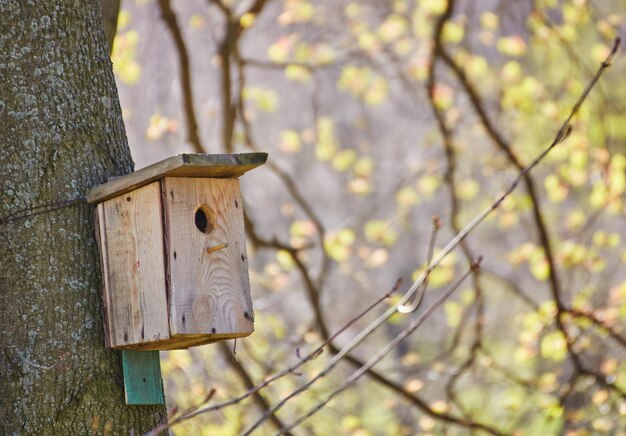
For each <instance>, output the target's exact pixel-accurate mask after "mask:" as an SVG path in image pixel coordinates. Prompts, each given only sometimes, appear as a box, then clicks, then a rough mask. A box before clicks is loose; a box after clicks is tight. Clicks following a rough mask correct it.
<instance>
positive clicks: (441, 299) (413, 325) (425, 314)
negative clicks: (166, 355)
mask: <svg viewBox="0 0 626 436" xmlns="http://www.w3.org/2000/svg"><path fill="white" fill-rule="evenodd" d="M479 265H480V259H478V260H477V261H476V262H474V263H473V264H472V265H471V267H470V268H469V269H468V270H467V271H466V272H465V273H464V274H463V275H462V276H460V277H459V278H458V279H457V280H456V281H455V282H454V283H452V284H451V285H450V286H449V287H448V289H446V290H445V291H443V292H442V293H441V295H440V296H439V297H438V298H437V299H436V300H435V301H434V302H433V304H431V305H430V306H429V307H428V308H427V309H426V310H425V311H424V312H422V313H421V314H420V316H419V317H417V318H416V319H415V320H413V321H412V322H411V323H410V324H409V325H408V326H407V327H406V328H405V329H404V330H402V332H400V333H399V334H398V335H397V336H396V337H395V338H393V339H392V340H391V341H390V342H389V343H387V345H385V347H383V348H382V349H381V350H380V351H379V352H378V353H376V354H375V355H374V356H373V357H372V358H371V359H370V360H368V361H367V363H366V364H365V365H363V366H362V367H361V368H359V369H358V370H357V371H355V372H354V373H352V375H351V376H350V377H348V378H347V379H346V380H345V381H344V382H343V383H342V384H341V385H339V387H337V388H336V389H334V390H333V391H332V392H331V393H330V394H329V395H328V396H327V397H326V398H325V399H324V400H322V401H320V402H319V403H317V404H316V405H315V406H314V407H312V408H311V409H309V411H308V412H306V413H305V414H304V415H302V416H301V417H300V418H298V419H296V420H295V421H294V422H292V423H290V424H289V425H287V426H286V427H283V428H282V429H281V430H280V432H279V434H284V433H286V432H287V431H289V430H291V429H293V428H294V427H296V426H297V425H299V424H300V423H302V422H303V421H305V420H306V419H308V418H310V417H311V416H313V415H314V414H315V413H317V412H318V411H319V410H320V409H322V408H323V407H324V406H325V405H326V404H328V402H329V401H330V400H332V399H333V398H334V397H336V396H337V395H339V394H340V393H341V392H343V391H344V390H345V389H346V388H348V387H349V386H351V385H352V384H353V383H355V382H356V381H357V380H358V379H359V378H361V376H362V375H363V374H365V373H366V372H367V370H368V369H369V368H371V367H373V366H374V365H376V364H377V363H378V362H380V361H381V360H382V359H383V358H384V357H385V356H386V355H387V354H389V352H390V351H392V350H393V349H394V348H395V347H396V346H397V345H398V344H399V343H400V342H401V341H403V340H404V339H406V338H407V337H408V336H409V335H411V334H412V333H413V332H414V331H415V330H417V328H418V327H419V326H421V325H422V324H423V323H424V321H426V319H428V317H429V316H430V315H432V313H433V312H434V311H435V309H437V308H438V307H439V306H441V304H442V303H443V302H444V301H446V300H447V299H448V297H450V295H452V294H453V293H454V291H456V290H457V289H458V287H459V286H460V285H461V284H462V283H463V281H465V279H466V278H467V277H468V276H469V275H470V274H472V273H473V272H474V271H476V270H477V269H478V268H479ZM320 374H322V373H320ZM316 378H317V376H316V377H315V378H313V379H311V380H310V381H309V383H307V384H304V385H302V386H301V387H300V388H298V389H297V390H295V391H294V392H292V393H291V394H290V396H295V395H298V394H300V393H301V392H304V391H305V390H306V389H308V387H309V386H310V384H312V383H313V382H314V381H315V380H316ZM287 398H289V397H287ZM255 428H256V427H255V426H252V427H251V428H250V429H249V430H248V431H247V432H246V433H245V434H249V433H250V432H251V431H252V430H254V429H255Z"/></svg>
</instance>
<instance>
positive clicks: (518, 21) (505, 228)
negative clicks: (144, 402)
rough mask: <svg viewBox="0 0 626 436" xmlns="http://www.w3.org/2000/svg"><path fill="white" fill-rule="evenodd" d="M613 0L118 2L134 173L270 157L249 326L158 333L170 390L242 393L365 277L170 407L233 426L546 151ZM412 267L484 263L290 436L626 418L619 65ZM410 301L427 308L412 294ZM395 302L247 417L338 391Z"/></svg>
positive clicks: (443, 269) (262, 185) (594, 56)
mask: <svg viewBox="0 0 626 436" xmlns="http://www.w3.org/2000/svg"><path fill="white" fill-rule="evenodd" d="M625 11H626V2H624V1H612V2H604V1H591V0H567V1H559V0H535V1H503V0H478V1H470V0H457V1H453V0H449V1H445V0H388V1H381V0H362V1H354V0H353V1H344V0H319V1H313V0H311V1H309V0H265V1H264V0H255V1H244V0H241V1H240V0H231V1H228V0H205V1H200V0H188V1H177V2H173V1H170V0H123V1H122V3H121V9H120V13H119V17H118V30H117V36H116V38H115V43H114V47H113V55H112V61H113V64H114V69H115V72H116V79H117V84H118V88H119V93H120V98H121V103H122V109H123V113H124V119H125V122H126V129H127V135H128V139H129V143H130V147H131V149H132V154H133V157H134V160H135V162H136V168H141V167H144V166H146V165H148V164H151V163H154V162H156V161H159V160H161V159H164V158H166V157H169V156H171V155H174V154H178V153H182V152H206V153H238V152H249V151H265V152H268V153H269V160H268V164H266V165H265V166H264V167H261V168H260V169H256V170H254V171H252V172H250V173H248V174H246V175H245V176H243V177H242V178H241V183H242V193H243V197H244V199H245V203H246V204H245V210H246V214H247V217H246V225H247V232H248V251H249V262H250V268H251V269H250V280H251V286H252V298H253V302H254V309H255V328H256V331H255V332H254V334H252V335H251V336H250V337H248V338H245V339H240V340H238V341H237V343H236V346H235V344H233V343H232V341H229V342H226V343H219V344H212V345H207V346H203V347H196V348H192V349H190V350H188V351H187V350H184V351H172V352H161V359H162V368H163V372H164V374H163V376H164V383H165V395H166V399H167V404H168V409H169V410H170V412H171V414H172V416H176V415H177V414H179V413H181V412H182V411H184V410H185V409H187V408H189V407H191V406H194V405H197V404H199V403H202V402H203V400H204V399H205V397H206V396H207V394H208V393H209V392H210V391H211V390H212V389H215V390H216V392H215V395H214V396H213V398H212V399H211V401H210V402H209V403H208V404H213V403H216V402H221V401H226V400H229V399H232V398H235V397H237V396H239V395H241V394H243V393H245V392H246V391H247V390H249V389H250V388H251V387H253V386H254V385H257V384H259V383H261V382H262V381H263V380H264V379H265V378H267V377H268V376H270V375H272V374H274V373H276V372H278V371H281V370H284V369H286V368H287V367H289V366H290V365H293V364H295V363H296V362H297V361H298V360H299V356H300V355H304V354H305V353H306V352H309V351H311V350H313V349H315V348H316V347H317V346H319V345H320V344H321V343H322V342H323V341H324V340H326V339H328V337H329V335H332V334H333V333H334V332H335V331H337V330H338V329H340V328H341V327H342V326H343V325H344V324H345V323H347V322H348V321H350V320H351V319H353V318H354V317H355V316H357V314H358V313H359V312H360V311H362V310H363V309H365V308H366V307H367V306H368V305H370V304H371V303H372V302H374V301H375V300H377V299H378V298H380V297H381V296H383V295H384V294H385V293H387V292H388V291H389V290H390V289H391V288H393V286H394V283H395V282H396V280H397V279H400V278H401V279H403V280H404V281H403V285H402V286H401V287H400V289H399V291H397V292H396V293H395V294H394V296H393V297H392V298H390V299H388V300H386V301H385V302H383V303H381V304H379V305H378V306H377V307H376V308H374V309H373V310H372V311H370V312H369V313H368V314H367V315H366V316H365V317H364V318H363V319H361V320H359V321H357V322H355V323H354V324H353V325H351V326H350V327H349V328H348V329H347V330H346V331H345V332H344V333H342V334H341V335H339V336H338V337H337V338H335V339H334V340H333V341H332V344H331V345H330V346H329V347H327V348H326V349H325V351H324V353H323V354H322V355H321V356H320V357H318V358H317V359H315V360H314V361H312V362H309V363H307V364H306V365H304V366H303V367H301V368H299V372H298V373H297V374H291V375H288V376H287V377H284V378H282V379H281V380H279V381H277V382H276V383H274V384H271V385H270V386H268V387H266V388H265V389H263V390H261V391H260V392H259V394H255V395H252V396H251V397H250V398H248V399H246V400H245V401H241V402H238V403H237V404H235V405H233V406H230V407H225V408H222V409H220V410H218V411H214V412H209V413H204V414H201V415H199V416H197V417H195V418H193V419H190V420H187V421H185V422H183V423H181V424H179V425H177V426H175V427H173V429H172V432H173V434H177V435H186V434H189V435H200V434H207V435H209V434H211V435H216V434H218V435H230V434H233V435H234V434H240V433H242V432H244V431H245V430H246V429H247V428H249V427H250V426H251V425H252V424H253V423H254V422H255V421H256V420H257V419H258V418H259V417H260V416H261V415H262V414H263V413H264V411H265V410H267V408H268V407H269V406H270V405H272V404H275V403H276V402H278V401H279V400H280V399H281V398H283V397H284V396H285V395H286V394H288V393H289V392H291V390H293V389H294V388H296V387H297V386H299V385H301V384H303V383H304V382H306V381H307V380H308V379H309V378H310V377H311V376H313V375H315V374H316V373H317V372H318V371H320V370H321V369H323V368H324V366H325V365H326V363H327V362H328V360H329V359H330V358H332V356H333V355H334V354H335V353H336V352H337V350H339V349H340V348H341V347H342V345H344V344H346V343H347V342H349V341H350V339H351V338H353V337H354V336H355V335H356V334H358V333H359V332H360V331H361V330H362V329H363V328H364V327H365V326H367V324H368V323H369V322H371V321H372V320H373V319H375V317H376V316H377V315H379V314H380V313H382V312H383V311H384V310H386V309H387V308H388V307H390V305H392V304H393V303H394V302H396V301H397V300H398V299H399V298H400V296H401V293H402V291H404V290H406V289H407V288H408V287H409V285H410V284H411V283H412V280H414V279H415V278H416V277H417V276H418V275H419V273H421V272H422V271H423V269H424V266H425V264H426V261H427V259H428V251H429V250H428V249H429V241H430V240H431V237H432V235H433V223H432V222H433V216H438V217H439V218H440V219H441V221H442V227H441V229H440V230H439V231H438V232H437V235H436V242H435V244H434V252H435V254H436V253H437V252H438V251H439V250H441V248H442V247H443V246H445V245H446V244H447V243H448V241H449V240H450V239H451V238H452V237H453V235H454V234H456V233H457V232H458V231H459V230H460V229H461V228H462V227H463V226H464V225H466V224H467V223H468V222H469V221H470V220H471V219H472V218H473V217H474V216H475V215H476V214H478V213H479V212H480V211H481V210H483V209H484V208H485V207H487V206H488V205H490V204H491V203H493V201H494V200H495V199H496V198H497V196H498V195H500V194H501V193H502V192H504V191H505V190H506V189H507V188H508V187H509V186H510V185H511V183H512V182H513V180H514V179H515V177H516V176H517V174H518V173H519V172H520V169H521V168H523V167H524V166H526V165H528V164H529V163H530V162H531V161H532V159H533V158H534V157H535V156H537V155H538V154H539V153H541V152H542V151H543V150H544V149H545V148H547V147H548V146H549V145H550V143H551V142H552V140H553V139H554V137H555V135H556V133H557V131H558V130H559V127H560V126H561V124H562V122H563V121H564V120H565V118H566V117H567V115H568V114H569V113H570V111H571V110H572V106H573V105H574V104H575V102H576V101H577V99H578V98H579V96H580V94H581V93H582V92H583V90H584V88H585V87H586V86H587V84H588V83H589V82H590V80H591V78H592V77H593V75H594V74H595V72H596V71H597V69H598V67H599V66H600V63H601V62H602V60H603V59H605V58H606V56H607V55H608V54H609V52H610V49H611V46H612V45H613V40H614V38H615V37H616V36H620V35H622V36H623V35H624V19H625ZM624 59H625V58H624V56H623V55H621V54H619V55H618V56H617V57H616V58H615V60H614V62H613V65H612V66H611V68H609V69H607V70H606V73H605V75H604V76H603V77H602V78H601V80H600V82H599V83H598V84H597V86H596V87H595V88H594V89H593V91H592V92H591V95H590V97H589V99H588V101H587V102H586V103H585V105H583V106H582V107H581V109H580V112H579V114H578V115H577V116H576V117H575V118H574V120H573V121H572V127H573V130H572V132H571V134H570V135H569V137H568V138H567V139H566V140H565V141H564V142H563V143H561V144H559V145H558V146H557V147H556V148H555V149H553V150H552V151H551V153H550V154H549V155H548V156H547V157H546V159H545V160H543V161H542V162H541V164H540V165H539V166H538V167H537V168H536V169H535V170H534V171H533V172H531V173H530V175H529V176H527V177H525V178H524V179H523V180H522V182H521V183H520V185H519V186H518V188H517V189H516V190H515V191H514V193H513V194H512V195H511V196H510V197H508V198H507V199H506V200H505V201H504V203H503V204H502V205H501V207H500V208H499V209H498V210H496V211H495V212H494V213H493V214H492V215H491V216H490V218H488V220H487V221H486V222H484V223H483V224H482V225H481V226H480V227H478V228H477V229H476V230H475V231H473V232H472V233H471V234H470V235H469V236H468V237H467V239H466V240H465V241H464V243H463V244H462V245H461V246H459V247H458V248H457V249H456V250H455V251H454V252H453V253H452V254H451V255H450V256H448V257H447V258H445V260H444V261H443V263H442V264H441V265H440V266H439V267H438V268H437V269H435V270H434V271H433V272H432V274H431V276H430V280H429V286H428V291H427V292H426V295H425V298H424V303H423V305H422V306H427V305H429V304H430V303H431V302H432V301H434V299H435V298H437V296H438V295H440V293H441V292H442V291H443V290H444V289H446V288H447V287H448V286H449V285H450V284H451V283H452V282H453V281H454V280H455V279H456V278H458V277H459V276H460V275H461V274H463V273H464V272H465V271H466V270H467V268H468V265H469V263H470V262H471V261H472V260H475V259H476V258H477V257H478V256H482V257H483V261H482V267H481V270H480V272H477V273H475V274H473V275H472V276H471V277H470V278H468V279H467V280H465V281H464V282H463V284H462V285H461V287H460V288H459V289H458V290H457V291H456V293H455V294H453V296H452V297H451V298H450V299H448V300H447V301H446V303H445V304H444V305H443V306H442V307H441V308H440V309H439V310H437V311H436V312H435V313H434V314H433V315H432V316H430V317H429V318H428V320H427V321H426V322H425V323H424V324H423V325H422V326H421V327H420V328H419V329H418V330H417V331H416V332H415V333H414V334H412V335H410V336H409V337H408V338H407V339H406V340H405V341H403V342H401V343H400V345H399V346H398V347H396V348H395V349H394V350H393V351H392V352H391V353H390V354H389V355H388V356H387V357H386V358H385V359H383V360H382V361H381V362H380V363H379V364H377V365H376V366H375V367H373V368H372V369H371V370H369V371H367V372H366V374H365V375H364V377H363V378H361V379H360V380H359V381H358V382H357V383H355V384H353V385H351V386H350V388H348V389H347V390H346V391H344V392H343V393H342V394H341V395H339V396H337V397H336V398H335V399H334V400H333V401H331V402H330V403H329V404H328V405H326V407H324V408H323V409H322V410H321V411H320V412H319V413H318V414H316V415H315V416H313V417H312V418H310V419H308V420H306V421H305V422H304V423H303V424H301V425H300V426H298V427H296V429H294V434H315V435H325V434H329V435H330V434H358V435H412V434H446V435H457V434H512V433H514V434H517V435H539V434H541V435H548V434H567V435H587V434H616V435H618V434H621V435H625V434H626V432H625V431H624V428H626V394H625V392H626V361H625V360H624V358H625V357H626V332H625V331H624V328H625V327H626V268H625V263H626V251H625V248H626V243H625V241H624V238H625V237H626V235H625V230H626V225H625V220H624V192H625V191H626V177H625V170H626V156H625V153H626V119H625V118H624V113H625V110H626V105H625V103H624V102H625V101H626V98H625V97H626V83H625V82H624V80H623V78H624V77H625V74H626V63H625V60H624ZM420 310H423V308H422V309H420ZM420 310H418V311H417V312H416V313H413V314H406V315H403V314H400V313H396V314H395V315H393V316H392V318H391V319H390V320H389V322H387V323H385V324H384V325H383V326H381V328H380V329H378V330H376V332H375V333H374V334H373V335H371V337H369V338H368V339H367V341H365V342H364V343H363V344H362V345H361V346H359V347H358V348H357V349H356V350H354V351H353V352H351V353H350V357H349V358H347V359H344V360H343V361H342V363H340V365H339V366H338V367H337V368H335V370H333V371H332V372H331V373H330V374H329V375H327V376H325V377H323V379H322V380H320V381H319V382H318V383H316V384H315V385H313V386H312V387H311V388H310V389H308V390H306V392H304V393H303V395H301V396H299V397H297V398H295V399H294V400H292V401H290V402H288V403H287V405H286V406H285V407H284V408H283V409H281V411H280V412H279V413H277V414H276V415H275V417H274V418H273V419H269V420H266V421H265V422H264V424H263V425H262V426H261V427H260V428H259V429H258V432H257V433H258V434H274V433H275V432H276V430H277V429H278V428H280V426H282V425H286V424H288V423H290V422H292V421H293V420H294V419H296V418H297V417H299V416H301V415H302V414H303V413H304V412H305V411H306V410H308V409H309V408H310V407H312V406H313V405H314V404H316V403H317V402H318V401H320V400H322V399H324V398H325V397H326V396H327V395H328V394H329V393H330V392H332V391H333V390H334V389H335V388H337V387H338V386H339V385H340V384H341V383H342V382H343V381H344V380H345V379H346V378H347V377H349V375H350V374H351V373H352V372H353V371H355V370H356V369H357V368H358V366H360V364H361V363H363V362H364V361H366V360H367V359H369V358H370V357H372V356H373V355H374V354H375V353H376V352H378V351H379V350H380V349H381V348H382V347H384V346H385V345H386V344H387V343H389V342H390V341H391V340H392V339H393V337H394V336H395V335H397V334H398V333H400V332H401V331H402V330H403V329H404V328H406V327H407V325H408V324H409V323H410V322H411V321H412V320H413V319H415V317H416V316H418V314H419V313H420Z"/></svg>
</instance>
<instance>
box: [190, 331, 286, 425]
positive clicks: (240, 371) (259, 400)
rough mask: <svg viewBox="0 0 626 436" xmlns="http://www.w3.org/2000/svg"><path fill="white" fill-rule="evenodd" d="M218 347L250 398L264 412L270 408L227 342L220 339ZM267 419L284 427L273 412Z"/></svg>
mask: <svg viewBox="0 0 626 436" xmlns="http://www.w3.org/2000/svg"><path fill="white" fill-rule="evenodd" d="M218 347H219V350H220V353H222V358H223V359H224V360H225V361H226V362H227V363H228V364H229V365H230V367H231V368H232V369H234V370H235V372H236V373H237V375H239V378H240V379H241V380H242V381H243V384H244V386H245V387H246V389H248V392H252V394H251V395H252V399H253V400H254V402H255V403H256V405H257V406H258V407H259V408H260V409H261V410H263V411H264V412H266V411H268V410H269V409H270V404H269V403H268V401H267V400H266V399H265V397H263V396H262V395H261V394H260V393H259V391H258V390H255V385H254V382H253V381H252V377H250V374H248V371H246V368H244V366H243V365H242V364H241V362H239V361H238V360H237V359H236V358H235V356H233V354H232V353H231V351H230V348H229V347H228V343H227V342H226V341H222V342H220V343H219V344H218ZM195 413H198V412H197V411H196V412H195ZM269 420H270V421H271V422H272V424H273V425H274V426H275V427H276V428H278V429H280V428H281V427H284V424H283V422H282V421H281V420H280V418H279V417H278V416H277V415H276V414H275V413H272V414H271V415H270V416H269ZM288 434H289V435H291V433H288Z"/></svg>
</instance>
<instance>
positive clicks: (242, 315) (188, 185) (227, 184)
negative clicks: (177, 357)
mask: <svg viewBox="0 0 626 436" xmlns="http://www.w3.org/2000/svg"><path fill="white" fill-rule="evenodd" d="M162 183H163V195H164V206H165V215H166V225H167V231H166V233H167V235H168V245H169V247H168V264H169V268H170V331H171V334H172V337H173V338H174V337H176V336H177V335H188V336H191V335H209V336H208V337H209V338H210V340H211V341H215V340H220V339H228V338H235V337H241V336H247V335H249V334H250V333H252V331H253V330H254V326H253V316H254V315H253V312H252V301H251V299H250V283H249V279H248V263H247V254H246V245H245V233H244V222H243V203H242V200H241V194H240V191H239V181H238V180H237V179H203V178H165V179H163V181H162ZM181 340H182V337H181Z"/></svg>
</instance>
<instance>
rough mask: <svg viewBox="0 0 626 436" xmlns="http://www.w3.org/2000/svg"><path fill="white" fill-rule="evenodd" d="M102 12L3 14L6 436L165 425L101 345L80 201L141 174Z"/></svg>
mask: <svg viewBox="0 0 626 436" xmlns="http://www.w3.org/2000/svg"><path fill="white" fill-rule="evenodd" d="M99 8H100V4H99V2H97V1H96V2H77V1H70V0H56V1H36V2H26V1H18V0H13V1H10V0H7V1H0V17H1V18H0V78H1V82H0V392H1V395H0V434H14V433H15V434H38V435H44V434H45V435H48V434H51V435H52V434H54V435H78V434H92V433H93V434H102V433H104V434H129V433H131V432H133V431H134V432H135V434H136V433H137V432H138V431H144V430H147V429H149V428H151V427H152V426H153V425H155V424H156V423H157V422H159V421H161V420H162V419H164V417H165V409H164V407H160V406H159V407H127V406H126V405H125V402H124V394H123V388H122V375H121V365H120V355H119V353H118V352H112V351H110V350H107V349H105V348H104V345H103V331H102V319H101V299H100V292H101V291H100V290H101V285H100V269H99V264H98V257H97V249H96V244H95V241H94V229H93V219H92V214H93V210H92V208H91V207H90V206H88V205H87V204H86V203H85V201H84V200H82V198H84V195H85V194H86V192H87V191H88V190H89V189H90V188H91V187H93V186H95V185H97V184H100V183H102V182H104V181H106V180H107V179H108V178H109V177H111V176H114V175H121V174H125V173H128V172H129V171H131V170H132V160H131V157H130V151H129V149H128V145H127V142H126V136H125V132H124V125H123V122H122V115H121V110H120V107H119V101H118V96H117V90H116V87H115V82H114V79H113V73H112V70H111V62H110V61H109V57H108V50H107V43H106V40H105V35H104V31H103V26H102V18H101V14H100V9H99ZM74 199H81V200H79V201H77V202H72V200H74ZM41 205H47V206H46V207H39V206H41ZM22 211H27V212H26V214H28V216H26V217H24V216H22V214H20V213H18V212H22ZM16 213H17V214H16Z"/></svg>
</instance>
